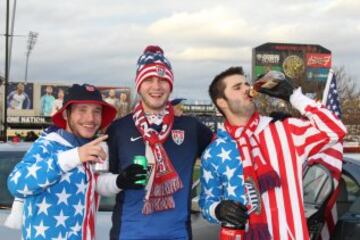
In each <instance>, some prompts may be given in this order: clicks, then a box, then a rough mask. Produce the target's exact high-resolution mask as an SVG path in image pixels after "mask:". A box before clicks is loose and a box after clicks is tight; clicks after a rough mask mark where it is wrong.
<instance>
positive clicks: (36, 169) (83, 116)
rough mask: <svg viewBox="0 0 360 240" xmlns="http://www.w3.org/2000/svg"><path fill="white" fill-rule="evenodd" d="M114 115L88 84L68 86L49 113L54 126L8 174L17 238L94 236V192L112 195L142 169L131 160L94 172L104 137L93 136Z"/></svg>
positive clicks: (101, 154) (96, 196)
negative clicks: (16, 209) (20, 203)
mask: <svg viewBox="0 0 360 240" xmlns="http://www.w3.org/2000/svg"><path fill="white" fill-rule="evenodd" d="M115 115H116V109H115V108H113V107H112V106H111V105H109V104H108V103H106V102H105V101H103V100H102V98H101V94H100V91H99V90H97V89H96V88H95V87H94V86H92V85H88V84H84V85H81V86H80V85H78V84H74V85H73V86H72V87H71V88H69V90H68V92H67V94H66V95H65V97H64V106H63V107H62V108H61V109H60V110H59V111H58V112H57V113H56V114H55V115H53V117H52V120H53V122H54V124H55V125H56V127H57V128H55V129H54V131H52V132H50V133H48V134H46V135H44V136H42V137H40V138H39V139H38V140H36V141H35V142H34V144H33V145H32V146H31V148H30V149H29V150H28V152H27V153H26V154H25V156H24V158H23V160H22V161H21V162H20V163H18V164H17V165H16V166H15V168H14V170H13V171H12V172H11V174H10V175H9V178H8V188H9V190H10V192H11V193H12V195H14V196H15V197H16V198H18V199H24V207H23V213H22V220H20V221H22V239H26V240H28V239H32V240H33V239H86V240H87V239H89V240H91V239H94V238H95V213H96V210H97V207H98V201H99V197H98V194H97V192H98V193H100V194H106V195H109V194H116V193H118V192H119V191H120V188H124V186H123V185H124V183H125V182H126V183H129V181H128V179H129V176H131V175H133V176H135V175H136V174H138V173H140V174H142V173H144V172H145V171H144V170H142V168H141V166H139V165H136V166H134V165H133V166H131V171H130V170H129V169H127V170H125V172H123V173H119V174H111V173H105V174H101V175H98V174H96V173H95V171H94V169H93V164H94V163H98V162H102V161H103V160H102V159H106V157H107V153H106V152H105V151H104V149H103V148H102V147H101V142H103V141H104V140H105V139H106V138H107V136H106V135H104V136H101V137H98V138H96V139H94V136H95V134H96V133H97V132H98V130H99V129H103V128H105V127H106V126H108V125H109V124H110V122H111V121H112V120H113V118H114V117H115ZM134 169H135V170H134ZM126 171H127V172H126ZM130 172H131V173H132V174H130ZM125 175H127V177H128V178H126V177H125ZM143 178H144V176H143V177H140V178H136V177H135V178H134V179H133V180H134V181H136V180H137V179H143ZM134 181H132V183H134ZM130 182H131V181H130ZM128 185H131V184H128ZM134 185H136V184H134ZM132 187H136V186H132Z"/></svg>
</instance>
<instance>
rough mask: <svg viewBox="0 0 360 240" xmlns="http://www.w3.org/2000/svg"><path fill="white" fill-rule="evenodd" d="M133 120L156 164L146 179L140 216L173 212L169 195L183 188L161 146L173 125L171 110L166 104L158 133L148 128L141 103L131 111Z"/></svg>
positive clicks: (171, 197) (173, 206) (172, 111)
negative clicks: (168, 210) (170, 210)
mask: <svg viewBox="0 0 360 240" xmlns="http://www.w3.org/2000/svg"><path fill="white" fill-rule="evenodd" d="M133 120H134V122H135V126H136V128H137V129H138V131H139V132H140V134H141V135H142V137H143V139H144V141H145V144H146V146H149V147H150V150H151V153H152V154H151V155H152V157H153V158H154V164H155V165H154V167H153V171H152V173H151V175H150V178H149V183H148V186H147V193H146V196H145V203H144V207H143V210H142V212H143V214H151V213H152V212H154V211H163V210H167V209H171V208H175V202H174V199H173V196H172V194H174V193H175V192H177V191H178V190H179V189H180V188H182V187H183V185H182V182H181V179H180V177H179V176H178V174H177V172H176V170H175V168H174V167H173V165H172V163H171V160H170V158H169V156H168V155H167V153H166V151H165V148H164V146H163V143H164V142H165V141H166V140H167V138H168V136H169V134H170V132H171V129H172V126H173V123H174V110H173V107H172V106H171V105H170V104H167V106H166V108H165V115H164V117H163V122H162V127H161V131H160V132H159V133H158V132H157V131H156V130H155V129H153V128H151V127H150V125H149V122H148V120H147V118H146V116H145V113H144V109H143V106H142V104H141V102H139V103H138V104H137V105H136V106H135V108H134V113H133ZM147 157H148V156H147Z"/></svg>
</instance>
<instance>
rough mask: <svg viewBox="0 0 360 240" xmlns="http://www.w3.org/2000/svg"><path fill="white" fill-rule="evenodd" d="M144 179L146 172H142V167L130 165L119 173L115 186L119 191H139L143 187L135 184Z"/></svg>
mask: <svg viewBox="0 0 360 240" xmlns="http://www.w3.org/2000/svg"><path fill="white" fill-rule="evenodd" d="M144 179H146V170H144V168H143V166H141V165H139V164H131V165H129V166H127V167H126V168H125V169H124V171H122V172H120V174H119V176H118V177H117V178H116V185H117V187H118V188H121V189H141V188H143V187H144V185H143V184H140V183H135V182H136V181H139V180H144Z"/></svg>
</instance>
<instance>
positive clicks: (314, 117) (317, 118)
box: [289, 89, 346, 177]
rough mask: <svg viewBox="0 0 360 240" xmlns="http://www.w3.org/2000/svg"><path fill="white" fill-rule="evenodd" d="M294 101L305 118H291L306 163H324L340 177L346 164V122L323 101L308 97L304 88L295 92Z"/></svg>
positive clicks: (296, 139)
mask: <svg viewBox="0 0 360 240" xmlns="http://www.w3.org/2000/svg"><path fill="white" fill-rule="evenodd" d="M290 102H291V104H292V105H293V106H294V107H295V108H296V109H297V110H299V111H300V113H301V114H302V115H303V116H305V117H306V118H305V119H296V118H290V119H289V125H290V126H291V128H292V133H293V139H294V144H295V147H296V149H297V152H298V155H299V156H300V158H301V159H302V163H304V162H305V161H307V162H308V163H315V162H317V163H321V164H324V165H325V166H326V167H328V169H330V171H331V172H332V173H333V175H334V176H336V177H339V176H340V175H339V174H340V172H341V167H342V162H341V161H342V140H343V138H344V136H345V134H346V128H345V126H344V124H343V123H342V122H341V120H340V119H338V118H337V117H336V116H335V115H334V114H333V113H332V112H331V111H329V110H328V109H327V108H325V107H324V106H322V105H321V104H320V103H317V102H315V101H314V100H312V99H310V98H308V97H306V96H305V95H303V94H302V92H301V89H297V90H296V91H294V93H293V95H292V96H291V98H290Z"/></svg>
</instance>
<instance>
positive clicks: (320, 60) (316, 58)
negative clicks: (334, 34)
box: [306, 53, 331, 68]
mask: <svg viewBox="0 0 360 240" xmlns="http://www.w3.org/2000/svg"><path fill="white" fill-rule="evenodd" d="M306 59H307V61H306V65H307V66H309V67H326V68H330V67H331V55H329V54H320V53H316V54H315V53H311V54H307V55H306Z"/></svg>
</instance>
